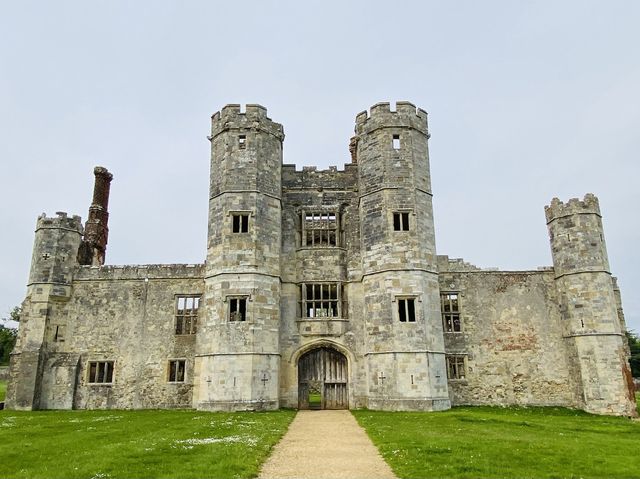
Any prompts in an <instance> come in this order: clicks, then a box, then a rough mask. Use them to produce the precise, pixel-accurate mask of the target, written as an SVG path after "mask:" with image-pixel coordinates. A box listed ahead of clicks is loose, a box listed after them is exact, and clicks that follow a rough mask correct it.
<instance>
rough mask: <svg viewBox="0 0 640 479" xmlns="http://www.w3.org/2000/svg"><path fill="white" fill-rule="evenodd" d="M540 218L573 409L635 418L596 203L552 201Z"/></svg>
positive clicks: (589, 198)
mask: <svg viewBox="0 0 640 479" xmlns="http://www.w3.org/2000/svg"><path fill="white" fill-rule="evenodd" d="M545 213H546V218H547V226H548V228H549V237H550V241H551V252H552V256H553V266H554V274H555V283H556V287H557V289H558V293H559V297H560V310H561V314H562V321H563V323H564V327H563V330H564V339H565V340H566V341H567V342H568V350H569V351H570V353H569V354H570V355H571V356H572V358H571V359H572V362H573V367H574V369H575V371H574V375H575V378H576V382H577V385H576V395H577V396H578V397H577V398H576V402H577V405H578V407H580V408H582V409H584V410H585V411H588V412H592V413H596V414H615V415H625V416H635V415H636V405H635V399H634V393H633V388H632V381H631V371H630V369H629V364H628V362H627V349H626V347H625V344H626V337H625V334H624V329H623V325H621V322H620V318H619V314H618V303H619V301H618V300H617V298H616V294H615V291H614V282H613V279H612V277H611V273H610V271H609V260H608V258H607V250H606V246H605V241H604V236H603V229H602V217H601V214H600V206H599V204H598V199H597V198H596V197H595V196H594V195H592V194H587V195H586V196H585V197H584V199H583V200H581V201H580V200H578V199H572V200H569V201H568V202H567V203H563V202H561V201H560V200H558V199H557V198H554V199H553V201H552V202H551V205H550V206H547V207H545Z"/></svg>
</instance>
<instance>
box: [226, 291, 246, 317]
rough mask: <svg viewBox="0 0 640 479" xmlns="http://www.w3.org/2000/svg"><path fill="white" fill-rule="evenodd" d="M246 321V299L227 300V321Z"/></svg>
mask: <svg viewBox="0 0 640 479" xmlns="http://www.w3.org/2000/svg"><path fill="white" fill-rule="evenodd" d="M246 320H247V297H242V298H229V321H246Z"/></svg>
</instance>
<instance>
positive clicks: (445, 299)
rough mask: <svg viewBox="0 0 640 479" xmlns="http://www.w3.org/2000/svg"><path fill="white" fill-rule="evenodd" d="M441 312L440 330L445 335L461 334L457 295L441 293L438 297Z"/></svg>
mask: <svg viewBox="0 0 640 479" xmlns="http://www.w3.org/2000/svg"><path fill="white" fill-rule="evenodd" d="M440 304H441V311H442V329H443V330H444V332H445V333H460V332H462V322H461V321H460V302H459V300H458V293H442V294H441V295H440Z"/></svg>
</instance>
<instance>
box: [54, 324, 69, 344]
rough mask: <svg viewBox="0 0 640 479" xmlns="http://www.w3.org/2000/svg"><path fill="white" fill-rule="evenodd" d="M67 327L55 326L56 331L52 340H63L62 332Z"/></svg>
mask: <svg viewBox="0 0 640 479" xmlns="http://www.w3.org/2000/svg"><path fill="white" fill-rule="evenodd" d="M66 329H67V328H66V327H65V326H64V325H59V326H56V332H55V334H54V335H53V340H54V341H56V342H64V333H65V330H66Z"/></svg>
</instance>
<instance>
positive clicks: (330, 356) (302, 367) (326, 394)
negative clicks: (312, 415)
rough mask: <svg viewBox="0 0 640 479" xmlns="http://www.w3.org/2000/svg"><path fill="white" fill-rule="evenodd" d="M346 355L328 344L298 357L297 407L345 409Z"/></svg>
mask: <svg viewBox="0 0 640 479" xmlns="http://www.w3.org/2000/svg"><path fill="white" fill-rule="evenodd" d="M347 377H348V373H347V358H346V356H345V355H344V354H342V353H340V352H339V351H336V350H335V349H332V348H328V347H321V348H317V349H314V350H312V351H309V352H308V353H305V354H304V355H302V356H301V357H300V359H299V360H298V407H299V408H300V409H348V408H349V395H348V389H347V387H348V382H347Z"/></svg>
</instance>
